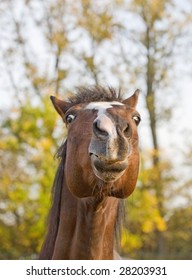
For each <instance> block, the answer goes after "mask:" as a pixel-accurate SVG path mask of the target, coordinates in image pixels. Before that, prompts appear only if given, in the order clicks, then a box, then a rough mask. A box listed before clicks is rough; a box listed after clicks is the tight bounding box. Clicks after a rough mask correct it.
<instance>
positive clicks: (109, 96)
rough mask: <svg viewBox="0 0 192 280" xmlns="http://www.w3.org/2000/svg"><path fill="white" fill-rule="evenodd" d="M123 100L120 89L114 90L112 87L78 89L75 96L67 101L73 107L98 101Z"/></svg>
mask: <svg viewBox="0 0 192 280" xmlns="http://www.w3.org/2000/svg"><path fill="white" fill-rule="evenodd" d="M122 100H123V94H122V92H121V89H119V90H116V89H114V88H112V87H102V86H93V87H78V88H77V91H76V92H75V94H74V95H73V96H72V97H70V98H69V99H68V101H69V102H70V103H73V104H74V105H76V104H80V103H90V102H98V101H106V102H110V101H119V102H121V101H122Z"/></svg>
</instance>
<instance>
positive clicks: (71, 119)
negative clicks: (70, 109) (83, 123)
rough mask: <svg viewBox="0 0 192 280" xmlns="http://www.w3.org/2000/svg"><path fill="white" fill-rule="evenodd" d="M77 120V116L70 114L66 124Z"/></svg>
mask: <svg viewBox="0 0 192 280" xmlns="http://www.w3.org/2000/svg"><path fill="white" fill-rule="evenodd" d="M74 119H75V116H74V115H72V114H69V115H67V116H66V123H67V124H69V123H71V122H72V121H73V120H74Z"/></svg>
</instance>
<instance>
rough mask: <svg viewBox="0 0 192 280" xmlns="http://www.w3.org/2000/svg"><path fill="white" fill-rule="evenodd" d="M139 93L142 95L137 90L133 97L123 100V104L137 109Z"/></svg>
mask: <svg viewBox="0 0 192 280" xmlns="http://www.w3.org/2000/svg"><path fill="white" fill-rule="evenodd" d="M139 93H140V90H139V89H137V90H136V91H135V92H134V94H133V95H132V96H130V97H129V98H127V99H125V100H123V104H126V105H129V106H130V107H133V108H135V107H136V106H137V102H138V97H139Z"/></svg>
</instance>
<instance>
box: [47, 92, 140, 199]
mask: <svg viewBox="0 0 192 280" xmlns="http://www.w3.org/2000/svg"><path fill="white" fill-rule="evenodd" d="M97 91H98V88H96V89H95V93H94V90H90V92H89V90H87V91H85V90H84V91H83V93H82V91H81V92H80V93H79V94H78V95H77V96H76V97H74V98H71V99H70V100H68V101H63V100H60V99H58V98H56V97H53V96H52V97H51V100H52V102H53V105H54V107H55V109H56V110H57V112H58V113H59V114H60V115H61V117H62V119H63V121H64V123H65V124H66V126H67V129H68V136H67V141H66V151H67V152H66V159H65V166H64V173H65V174H64V175H65V176H64V178H65V182H66V185H67V187H68V189H69V190H70V192H71V193H72V194H73V195H74V196H76V197H79V198H83V197H90V196H100V197H103V196H114V197H118V198H125V197H128V196H129V195H130V194H131V193H132V192H133V190H134V188H135V185H136V181H137V177H138V170H139V149H138V133H137V126H138V124H139V122H140V115H139V113H138V112H137V111H136V109H135V108H136V105H137V101H138V95H139V90H136V91H135V93H134V94H133V95H132V96H131V97H129V98H127V99H122V98H120V97H118V98H117V96H116V98H114V90H112V89H108V91H107V90H106V89H103V88H99V93H100V95H98V94H97ZM102 91H103V97H102ZM91 93H92V94H91ZM93 93H94V94H93Z"/></svg>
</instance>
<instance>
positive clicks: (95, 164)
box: [91, 154, 128, 183]
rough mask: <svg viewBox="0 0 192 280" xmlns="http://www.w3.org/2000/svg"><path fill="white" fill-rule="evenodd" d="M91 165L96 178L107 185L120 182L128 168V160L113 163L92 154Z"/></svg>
mask: <svg viewBox="0 0 192 280" xmlns="http://www.w3.org/2000/svg"><path fill="white" fill-rule="evenodd" d="M91 164H92V169H93V172H94V174H95V176H96V177H97V178H99V179H100V180H102V181H103V182H105V183H111V182H115V181H116V180H118V179H119V178H120V177H121V176H122V175H123V173H124V172H125V170H126V168H127V167H128V161H127V160H122V161H119V160H118V161H113V162H111V161H108V160H106V159H104V158H100V157H98V156H97V155H95V154H91Z"/></svg>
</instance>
